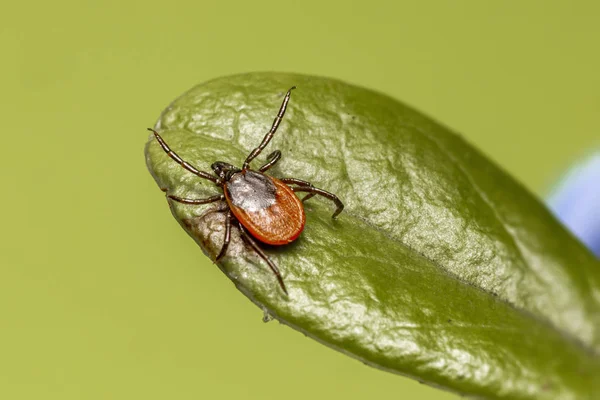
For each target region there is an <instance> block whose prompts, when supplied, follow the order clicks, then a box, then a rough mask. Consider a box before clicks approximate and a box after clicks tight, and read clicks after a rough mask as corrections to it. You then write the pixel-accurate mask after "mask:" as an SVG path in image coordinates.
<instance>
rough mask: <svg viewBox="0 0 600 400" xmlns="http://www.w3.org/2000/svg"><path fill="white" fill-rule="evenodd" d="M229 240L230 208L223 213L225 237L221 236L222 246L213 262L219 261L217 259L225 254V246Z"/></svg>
mask: <svg viewBox="0 0 600 400" xmlns="http://www.w3.org/2000/svg"><path fill="white" fill-rule="evenodd" d="M230 240H231V210H230V211H227V214H226V215H225V237H224V238H223V246H222V247H221V251H220V252H219V255H218V256H217V258H215V262H219V260H220V259H221V258H222V257H223V256H224V255H225V252H227V247H229V241H230Z"/></svg>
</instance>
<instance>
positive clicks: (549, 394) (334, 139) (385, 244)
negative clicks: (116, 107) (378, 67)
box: [146, 73, 600, 399]
mask: <svg viewBox="0 0 600 400" xmlns="http://www.w3.org/2000/svg"><path fill="white" fill-rule="evenodd" d="M292 85H296V86H297V87H298V89H297V90H296V91H294V92H293V95H292V99H291V101H290V105H289V108H288V112H287V114H286V117H285V119H284V121H283V122H282V124H281V126H280V127H279V131H278V133H277V135H276V136H275V138H274V139H273V141H272V142H271V144H270V145H269V146H268V147H267V148H266V149H265V151H264V152H263V153H262V154H261V155H260V156H259V157H258V158H257V159H256V160H255V161H254V162H253V164H252V165H253V168H255V169H258V168H259V167H260V166H261V165H262V164H264V163H265V162H266V157H267V155H268V154H269V153H270V152H272V151H273V150H276V149H279V150H281V151H282V153H283V157H282V159H281V160H280V161H279V163H278V164H277V165H276V166H275V167H273V168H272V169H271V170H270V171H269V172H268V173H269V174H272V175H273V176H276V177H280V178H281V177H295V178H299V179H303V180H307V181H310V182H312V183H313V184H314V185H315V186H317V187H320V188H323V189H325V190H328V191H330V192H333V193H335V194H337V195H338V196H339V197H340V198H341V199H342V201H343V202H344V203H345V205H346V208H345V210H344V212H343V213H342V214H341V215H340V216H339V218H338V219H337V220H332V219H331V218H330V217H331V213H332V212H333V211H334V206H333V205H332V204H331V203H330V202H328V201H327V200H325V199H322V198H318V197H314V198H312V199H311V200H309V201H307V202H306V205H305V207H306V211H307V221H306V228H305V230H304V232H303V233H302V235H301V236H300V238H299V239H298V240H297V241H296V242H294V243H292V244H290V245H287V246H279V247H269V246H264V247H263V248H264V250H265V252H266V253H267V254H268V255H269V257H271V259H272V260H273V261H274V262H275V263H276V264H277V265H278V266H279V268H280V270H281V271H282V275H283V278H284V280H285V283H286V285H287V287H288V290H289V297H286V296H285V295H284V294H283V292H282V291H281V289H280V288H279V286H278V284H277V280H276V279H275V277H274V276H273V274H272V273H271V272H270V270H269V269H268V267H267V266H266V264H265V263H264V262H263V261H262V260H261V259H260V258H258V257H257V256H256V255H255V254H254V253H253V252H252V251H251V250H250V248H249V247H248V246H246V245H245V244H244V243H243V242H242V240H241V239H240V237H239V234H238V232H237V230H235V229H234V231H233V234H232V243H231V245H230V248H229V251H228V253H227V256H226V257H224V258H223V260H222V261H221V262H220V263H219V267H220V268H221V269H222V270H223V271H224V272H225V273H226V274H227V275H228V276H229V278H231V279H232V280H233V282H234V283H235V284H236V286H237V287H238V288H239V289H240V290H241V291H242V292H243V293H244V294H245V295H246V296H248V297H249V298H250V300H252V301H253V302H254V303H256V304H257V305H259V306H260V307H262V308H263V309H265V310H267V311H268V312H269V313H270V314H271V315H272V316H274V317H275V318H277V319H278V320H280V321H282V322H284V323H285V324H288V325H290V326H292V327H293V328H295V329H298V330H300V331H302V332H304V333H305V334H307V335H309V336H310V337H313V338H315V339H317V340H319V341H320V342H322V343H324V344H326V345H328V346H330V347H332V348H335V349H337V350H339V351H342V352H344V353H346V354H348V355H351V356H353V357H356V358H358V359H360V360H362V361H364V362H365V363H368V364H370V365H373V366H376V367H379V368H382V369H385V370H389V371H392V372H396V373H400V374H403V375H408V376H412V377H415V378H416V379H419V380H421V381H425V382H427V383H430V384H433V385H437V386H440V387H443V388H446V389H449V390H452V391H456V392H459V393H463V394H468V395H472V396H478V397H482V398H511V399H556V398H561V399H576V398H579V399H582V398H583V399H586V398H595V396H596V394H597V393H600V383H598V382H600V379H599V378H600V360H599V358H598V355H597V354H598V351H599V350H600V304H599V303H600V263H599V262H598V261H597V260H596V259H595V258H594V257H593V255H592V254H591V253H590V252H589V251H588V250H586V249H585V248H584V247H583V246H582V245H581V244H580V243H579V242H578V241H577V240H575V239H574V238H573V237H572V236H571V235H570V234H569V233H567V232H566V231H565V229H564V228H563V227H562V226H561V225H560V224H559V223H558V222H557V221H556V220H555V219H554V218H553V217H552V216H551V215H550V213H549V212H548V211H547V210H546V209H545V208H544V206H543V205H542V204H541V203H540V202H539V201H538V200H537V199H536V198H534V197H533V196H532V195H531V194H529V193H528V192H527V191H526V190H525V189H524V188H522V187H521V186H520V185H519V184H518V183H516V182H515V181H514V180H513V179H512V178H510V177H509V176H507V175H506V174H505V173H504V172H503V171H502V170H501V169H499V168H498V167H497V166H495V165H494V164H493V163H491V162H490V161H489V160H487V159H486V158H485V157H484V156H482V155H481V154H480V153H479V152H478V151H477V150H475V149H474V148H473V147H472V146H470V145H469V144H468V143H466V142H465V141H464V140H463V139H462V138H461V137H460V136H458V135H456V134H454V133H452V132H451V131H449V130H448V129H447V128H444V127H443V126H440V125H439V124H437V123H435V122H433V121H432V120H430V119H429V118H427V117H425V116H423V115H422V114H420V113H418V112H416V111H414V110H412V109H410V108H408V107H406V106H405V105H403V104H401V103H399V102H397V101H396V100H394V99H391V98H389V97H387V96H384V95H382V94H378V93H375V92H372V91H369V90H366V89H363V88H358V87H355V86H351V85H348V84H345V83H342V82H339V81H335V80H331V79H325V78H318V77H311V76H303V75H291V74H273V73H269V74H265V73H255V74H247V75H238V76H233V77H225V78H221V79H217V80H214V81H210V82H207V83H205V84H202V85H199V86H197V87H195V88H193V89H192V90H190V91H189V92H187V93H186V94H184V95H183V96H182V97H180V98H179V99H177V100H176V101H175V102H174V103H173V104H171V105H170V106H169V107H168V108H167V109H166V110H165V111H164V113H163V114H162V115H161V117H160V119H159V121H158V123H157V124H156V126H155V128H156V129H157V130H158V131H159V132H160V133H161V134H162V135H163V137H164V139H165V140H166V141H167V143H169V145H170V146H171V148H172V149H174V150H175V151H176V152H178V154H179V155H180V156H181V157H182V158H184V159H186V160H187V161H189V162H190V163H191V164H193V165H195V166H196V167H197V168H199V169H202V170H205V171H210V165H211V164H212V163H213V162H214V161H225V162H229V163H232V164H234V165H238V166H241V164H242V163H243V161H244V159H245V157H246V155H247V154H248V153H249V152H250V151H251V150H252V149H253V148H254V147H255V146H257V145H258V144H259V143H260V141H261V139H262V137H263V136H264V134H265V133H266V132H267V131H268V129H269V128H270V126H271V122H272V120H273V118H274V117H275V115H276V113H277V110H278V107H279V105H280V103H281V100H282V98H283V95H284V93H285V91H286V90H287V89H288V88H289V87H291V86H292ZM146 160H147V164H148V166H149V169H150V171H151V173H152V174H153V176H154V178H155V179H156V181H157V183H158V185H159V186H160V187H161V188H164V189H167V188H168V190H169V193H171V194H174V195H176V196H180V197H187V198H203V197H208V196H211V195H214V194H217V193H219V188H218V187H216V186H215V185H214V184H213V183H211V182H210V181H207V180H202V179H200V178H198V177H196V176H194V175H193V174H191V173H189V172H187V171H185V170H183V169H182V168H181V167H180V166H179V165H178V164H176V163H175V162H173V161H172V160H171V159H169V158H168V157H167V155H166V154H165V153H164V152H163V151H162V149H160V147H159V146H158V144H157V143H156V141H153V140H152V139H151V140H150V141H149V143H148V145H147V147H146ZM157 195H159V194H158V193H157ZM217 207H219V204H210V205H205V206H190V205H184V204H179V203H175V202H171V209H172V212H173V215H174V216H175V217H176V219H177V220H178V221H179V222H180V223H181V225H182V226H183V227H184V228H185V229H186V231H187V232H188V233H189V234H190V235H191V236H192V237H193V238H194V239H195V240H196V241H197V242H198V244H199V245H200V246H201V247H202V249H203V251H204V252H205V253H206V254H207V255H208V256H209V257H211V258H213V259H214V256H215V255H216V254H218V252H219V250H220V246H221V243H222V241H223V234H224V226H223V222H224V215H223V213H221V212H210V211H211V210H214V209H215V208H217Z"/></svg>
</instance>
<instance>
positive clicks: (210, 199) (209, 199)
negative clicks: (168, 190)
mask: <svg viewBox="0 0 600 400" xmlns="http://www.w3.org/2000/svg"><path fill="white" fill-rule="evenodd" d="M167 197H168V198H170V199H171V200H174V201H176V202H178V203H183V204H196V205H200V204H208V203H214V202H215V201H219V200H225V196H224V195H222V194H218V195H216V196H211V197H207V198H206V199H184V198H183V197H177V196H173V195H171V194H168V195H167Z"/></svg>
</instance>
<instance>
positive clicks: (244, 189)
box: [225, 171, 277, 212]
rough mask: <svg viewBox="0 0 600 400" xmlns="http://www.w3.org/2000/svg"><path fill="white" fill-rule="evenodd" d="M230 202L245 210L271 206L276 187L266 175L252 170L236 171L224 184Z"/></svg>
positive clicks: (256, 209)
mask: <svg viewBox="0 0 600 400" xmlns="http://www.w3.org/2000/svg"><path fill="white" fill-rule="evenodd" d="M225 190H227V191H228V195H229V196H228V197H229V198H230V199H231V204H233V205H234V206H236V207H239V208H241V209H242V210H244V211H247V212H256V211H259V210H263V209H265V208H269V207H271V206H272V205H273V204H275V201H276V200H277V197H276V192H277V187H276V186H275V184H274V183H273V180H272V179H270V178H269V177H268V176H266V175H263V174H261V173H258V172H254V171H244V172H238V173H237V174H235V175H233V176H232V177H231V179H230V180H229V181H228V182H227V184H226V185H225Z"/></svg>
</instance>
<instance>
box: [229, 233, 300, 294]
mask: <svg viewBox="0 0 600 400" xmlns="http://www.w3.org/2000/svg"><path fill="white" fill-rule="evenodd" d="M238 224H239V228H240V235H241V236H242V239H244V241H245V242H246V243H248V244H249V245H250V247H252V249H253V250H254V251H255V252H256V254H258V255H259V256H260V258H262V259H263V260H265V262H266V263H267V264H269V268H271V271H273V273H274V274H275V276H276V277H277V281H278V282H279V286H281V289H283V291H284V292H285V294H288V291H287V289H286V287H285V283H283V278H282V277H281V273H280V272H279V268H277V266H276V265H275V264H274V263H273V261H271V259H269V257H267V255H266V254H265V253H264V252H263V251H262V250H261V248H260V247H258V244H256V242H255V241H254V240H253V239H252V238H251V237H250V235H248V233H247V232H246V229H245V228H244V225H242V223H241V222H239V221H238Z"/></svg>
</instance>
